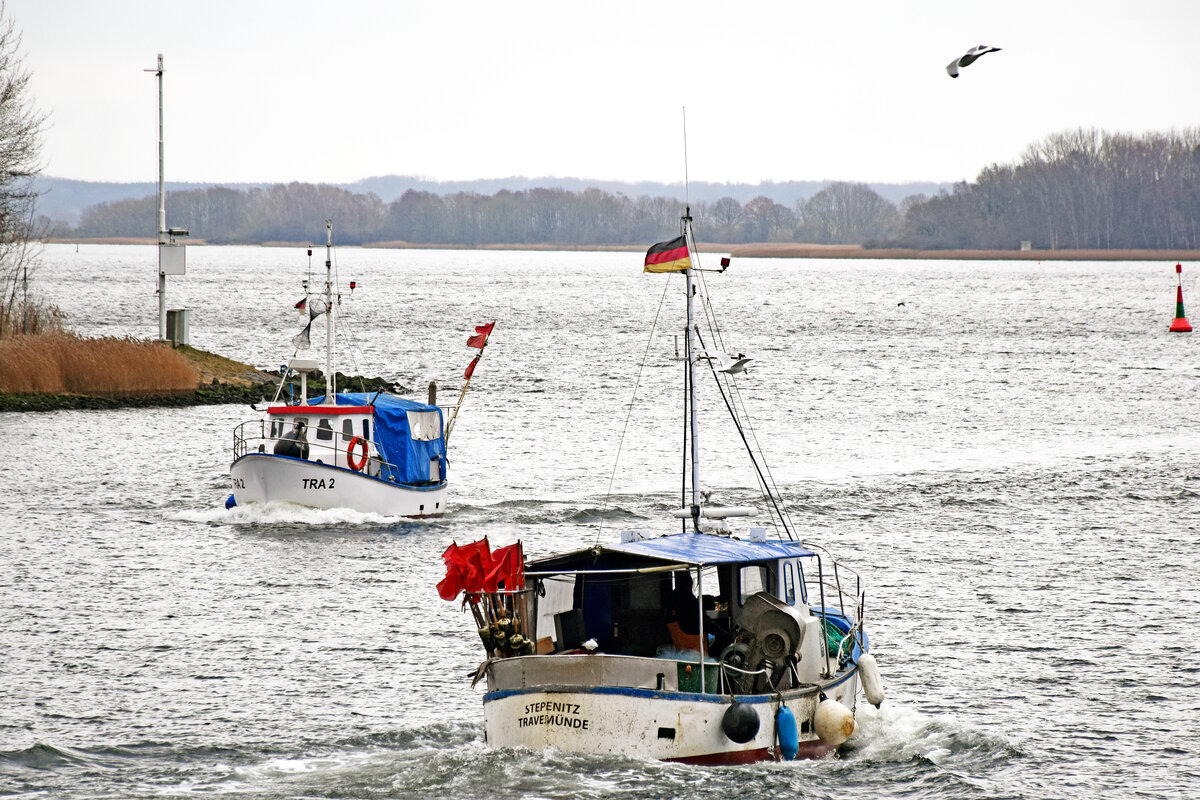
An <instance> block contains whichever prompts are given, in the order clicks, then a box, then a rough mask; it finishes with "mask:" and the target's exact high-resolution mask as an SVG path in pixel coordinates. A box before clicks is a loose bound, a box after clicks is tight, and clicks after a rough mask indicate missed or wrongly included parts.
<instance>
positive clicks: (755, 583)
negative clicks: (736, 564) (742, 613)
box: [738, 564, 771, 606]
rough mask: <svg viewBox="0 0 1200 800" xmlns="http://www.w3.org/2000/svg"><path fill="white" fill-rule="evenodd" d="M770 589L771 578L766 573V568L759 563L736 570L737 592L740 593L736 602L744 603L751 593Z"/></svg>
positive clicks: (754, 593)
mask: <svg viewBox="0 0 1200 800" xmlns="http://www.w3.org/2000/svg"><path fill="white" fill-rule="evenodd" d="M770 590H771V579H770V576H769V575H768V573H767V568H766V567H764V566H760V565H757V564H756V565H754V566H749V567H742V568H741V570H739V571H738V593H739V595H740V598H739V601H738V604H739V605H743V606H744V605H746V601H747V600H749V599H750V598H751V597H752V596H753V595H756V594H758V593H759V592H769V591H770Z"/></svg>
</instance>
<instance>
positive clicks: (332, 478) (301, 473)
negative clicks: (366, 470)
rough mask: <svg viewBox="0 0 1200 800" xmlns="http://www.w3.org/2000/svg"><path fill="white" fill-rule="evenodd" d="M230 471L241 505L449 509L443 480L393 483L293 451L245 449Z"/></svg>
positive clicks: (436, 512)
mask: <svg viewBox="0 0 1200 800" xmlns="http://www.w3.org/2000/svg"><path fill="white" fill-rule="evenodd" d="M229 476H230V482H231V485H232V489H233V498H234V501H235V502H236V503H237V504H238V505H247V504H252V503H285V502H286V503H295V504H297V505H302V506H309V507H311V508H322V509H325V508H351V509H354V510H356V511H362V512H365V513H372V514H380V515H383V516H389V517H394V516H399V517H440V516H441V515H442V514H443V513H445V510H446V482H445V481H442V482H440V483H436V484H430V485H428V486H412V485H405V484H395V483H391V482H389V481H386V480H383V479H381V478H373V477H370V476H368V475H364V474H363V473H360V472H355V471H354V470H350V469H346V468H344V467H336V466H331V465H328V464H318V463H315V462H312V461H306V460H303V459H299V458H291V457H289V456H277V455H272V454H269V453H251V454H248V455H244V456H242V457H241V458H239V459H237V460H236V461H234V462H233V464H232V466H230V468H229Z"/></svg>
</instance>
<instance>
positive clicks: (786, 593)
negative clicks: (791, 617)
mask: <svg viewBox="0 0 1200 800" xmlns="http://www.w3.org/2000/svg"><path fill="white" fill-rule="evenodd" d="M783 602H785V603H787V604H788V605H789V606H794V605H796V572H795V570H793V569H792V562H790V561H788V562H787V563H785V564H784V565H783Z"/></svg>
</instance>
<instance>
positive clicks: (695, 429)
mask: <svg viewBox="0 0 1200 800" xmlns="http://www.w3.org/2000/svg"><path fill="white" fill-rule="evenodd" d="M687 156H688V153H687V106H684V107H683V198H684V207H683V208H684V211H683V218H682V219H681V220H680V221H681V222H682V223H683V241H684V244H685V245H686V246H687V251H688V265H689V267H688V269H686V270H684V271H683V274H684V276H685V277H686V278H687V338H686V340H685V345H684V351H685V355H686V356H687V393H688V411H687V413H688V417H689V420H690V428H691V437H692V442H691V444H692V448H691V453H692V470H691V472H692V503H691V512H692V529H693V530H694V531H696V532H697V533H699V532H700V424H699V421H698V420H697V419H696V369H695V366H696V347H695V344H694V339H693V335H694V333H695V323H694V321H693V320H694V313H693V310H692V306H693V301H694V299H695V296H696V274H695V272H694V271H693V270H692V268H691V264H692V263H693V261H692V259H693V258H694V253H695V251H696V242H695V239H694V238H693V237H692V206H691V195H690V194H689V191H690V187H689V186H688V165H687V161H688V158H687ZM697 266H699V265H698V264H697Z"/></svg>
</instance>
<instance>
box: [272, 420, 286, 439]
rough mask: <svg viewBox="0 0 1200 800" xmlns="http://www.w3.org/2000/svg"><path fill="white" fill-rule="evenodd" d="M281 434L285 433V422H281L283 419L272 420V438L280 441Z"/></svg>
mask: <svg viewBox="0 0 1200 800" xmlns="http://www.w3.org/2000/svg"><path fill="white" fill-rule="evenodd" d="M281 433H283V420H281V419H273V420H271V438H272V439H278V438H279V435H280V434H281Z"/></svg>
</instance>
